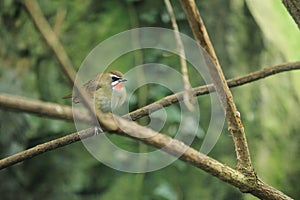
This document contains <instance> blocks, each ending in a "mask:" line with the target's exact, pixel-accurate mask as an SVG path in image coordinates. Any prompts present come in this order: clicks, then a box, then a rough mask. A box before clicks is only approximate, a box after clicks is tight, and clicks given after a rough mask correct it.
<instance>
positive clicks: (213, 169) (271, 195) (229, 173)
mask: <svg viewBox="0 0 300 200" xmlns="http://www.w3.org/2000/svg"><path fill="white" fill-rule="evenodd" d="M114 119H115V120H116V121H117V124H118V126H119V127H120V128H119V130H118V131H117V132H116V133H117V134H119V135H121V136H126V137H130V138H134V139H136V140H139V141H142V142H144V143H146V144H149V145H152V146H154V147H157V148H164V150H166V152H168V153H169V154H171V155H174V156H178V155H181V156H180V159H181V160H182V161H185V162H187V163H190V164H191V165H193V166H195V167H198V168H200V169H202V170H204V171H206V172H207V173H209V174H211V175H213V176H216V177H218V178H219V179H221V180H223V181H225V182H227V183H229V184H231V185H233V186H235V187H237V188H239V189H240V190H241V191H242V192H250V193H252V194H253V195H255V196H257V197H259V198H262V199H290V197H288V196H286V195H285V194H283V193H281V192H280V191H278V190H276V189H274V188H272V187H271V186H269V185H267V184H265V183H264V182H262V181H260V180H258V184H255V183H253V181H251V180H252V179H249V177H248V176H246V175H244V174H243V173H241V172H239V171H237V170H235V169H232V168H230V167H228V166H227V165H224V164H222V163H220V162H218V161H216V160H214V159H212V158H210V157H208V156H206V155H204V154H202V153H200V152H199V151H197V150H195V149H193V148H190V147H189V146H187V145H185V144H184V143H182V142H181V141H178V140H176V139H172V138H171V137H169V136H167V135H164V134H160V133H156V132H154V131H153V130H151V129H148V128H145V127H141V126H139V125H138V124H136V123H134V122H129V121H126V120H124V119H122V118H120V117H117V116H114ZM111 120H113V119H111ZM126 132H130V134H127V133H126ZM93 135H94V130H93V129H92V128H90V129H86V130H83V131H80V132H77V133H72V134H70V135H67V136H65V137H62V138H59V139H55V140H52V141H50V142H46V143H44V144H40V145H37V146H35V147H32V148H30V149H27V150H25V151H22V152H20V153H17V154H15V155H12V156H9V157H7V158H4V159H2V160H0V169H4V168H6V167H8V166H11V165H13V164H16V163H18V162H21V161H24V160H26V159H29V158H32V157H34V156H37V155H39V154H41V153H44V152H47V151H50V150H53V149H57V148H60V147H63V146H66V145H68V144H71V143H74V142H77V141H79V140H80V139H85V138H87V137H91V136H93ZM166 147H167V148H166Z"/></svg>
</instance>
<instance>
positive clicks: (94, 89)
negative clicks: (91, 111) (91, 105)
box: [63, 71, 127, 112]
mask: <svg viewBox="0 0 300 200" xmlns="http://www.w3.org/2000/svg"><path fill="white" fill-rule="evenodd" d="M123 77H124V75H123V74H122V73H121V72H119V71H108V72H104V73H100V74H97V75H96V76H95V77H94V78H92V79H91V80H89V81H88V82H87V83H85V84H84V85H83V86H82V88H83V90H85V91H86V93H87V94H88V95H89V96H90V98H91V100H95V101H94V102H95V108H96V109H99V110H101V111H102V112H111V111H112V110H113V109H115V108H117V107H119V106H121V105H122V104H123V103H124V101H125V99H126V89H125V87H124V86H123V82H125V81H127V80H126V79H125V78H123ZM72 97H73V102H74V103H80V102H81V100H80V98H79V97H77V96H76V94H75V95H74V94H69V95H67V96H65V97H63V98H64V99H67V98H72Z"/></svg>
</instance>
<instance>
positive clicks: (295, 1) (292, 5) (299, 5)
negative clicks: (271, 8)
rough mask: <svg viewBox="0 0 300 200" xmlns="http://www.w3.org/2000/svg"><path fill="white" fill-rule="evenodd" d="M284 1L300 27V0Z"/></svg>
mask: <svg viewBox="0 0 300 200" xmlns="http://www.w3.org/2000/svg"><path fill="white" fill-rule="evenodd" d="M282 3H283V4H284V6H285V7H286V9H287V10H288V11H289V13H290V15H291V16H292V17H293V19H294V21H295V22H296V24H297V25H298V28H299V29H300V1H299V0H282Z"/></svg>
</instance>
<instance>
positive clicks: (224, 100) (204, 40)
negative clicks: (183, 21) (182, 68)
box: [180, 0, 254, 175]
mask: <svg viewBox="0 0 300 200" xmlns="http://www.w3.org/2000/svg"><path fill="white" fill-rule="evenodd" d="M180 2H181V5H182V7H183V10H184V12H185V14H186V16H187V19H188V21H189V24H190V27H191V28H192V31H193V34H194V36H195V38H196V40H197V41H198V43H199V45H201V46H202V47H203V48H204V49H205V50H206V51H207V52H208V54H209V56H210V57H211V58H212V60H213V63H212V62H211V61H210V58H209V57H208V56H204V57H205V58H206V64H207V67H208V71H209V74H210V76H211V78H212V82H213V84H214V87H215V90H216V92H217V94H218V96H219V99H220V102H221V104H222V107H223V108H224V110H225V116H226V119H227V123H228V128H229V130H230V132H231V134H232V136H233V137H232V138H233V141H234V145H235V151H236V155H237V161H238V166H237V167H238V169H240V170H243V171H245V172H247V173H249V172H250V173H252V172H253V169H252V165H251V159H250V153H249V149H248V144H247V141H246V136H245V132H244V127H243V124H242V122H241V119H240V117H239V114H238V111H237V109H236V106H235V103H234V101H233V96H232V94H231V92H230V90H229V87H228V85H227V84H226V80H225V77H224V74H223V71H222V68H221V66H220V64H219V62H218V58H217V56H216V54H215V51H214V48H213V46H212V44H211V42H210V39H209V36H208V33H207V31H206V28H205V25H204V23H203V21H202V19H201V17H200V13H199V11H198V9H197V6H196V4H195V1H194V0H181V1H180ZM253 175H254V173H253Z"/></svg>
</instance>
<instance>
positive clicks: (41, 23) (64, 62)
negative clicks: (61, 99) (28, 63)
mask: <svg viewBox="0 0 300 200" xmlns="http://www.w3.org/2000/svg"><path fill="white" fill-rule="evenodd" d="M23 3H24V5H25V8H26V10H27V11H28V14H29V16H30V17H31V20H32V21H33V23H34V25H35V26H36V28H37V29H38V31H39V32H40V34H41V36H42V37H43V39H44V40H45V42H46V44H47V45H48V47H49V48H50V50H51V51H52V52H53V53H54V55H55V57H56V59H57V60H58V61H59V64H60V67H61V69H62V71H63V72H64V73H65V75H66V76H67V77H68V79H69V82H70V83H71V85H73V84H74V85H73V88H74V89H75V93H76V94H77V95H78V97H79V98H80V99H81V101H82V103H83V105H84V106H85V107H86V108H87V109H88V111H89V113H90V115H95V116H96V118H97V120H98V122H99V124H100V126H104V127H106V128H107V129H109V130H111V131H115V130H117V129H118V128H117V127H116V124H115V123H112V122H111V120H110V119H111V118H112V117H111V116H110V115H104V114H103V113H102V112H101V111H100V110H95V109H94V107H93V105H92V104H91V102H90V101H89V100H88V95H87V94H86V92H85V91H84V90H83V89H82V88H81V87H80V86H79V85H77V83H76V82H75V77H76V72H75V70H74V67H73V65H72V63H71V60H70V59H69V57H68V55H67V53H66V51H65V49H64V47H63V46H62V44H61V43H60V41H59V39H58V38H57V35H56V34H55V32H54V31H53V30H52V28H51V27H50V25H49V23H48V22H47V20H46V19H45V17H44V15H43V13H42V11H41V9H40V7H39V5H38V3H37V2H36V1H35V0H23Z"/></svg>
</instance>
